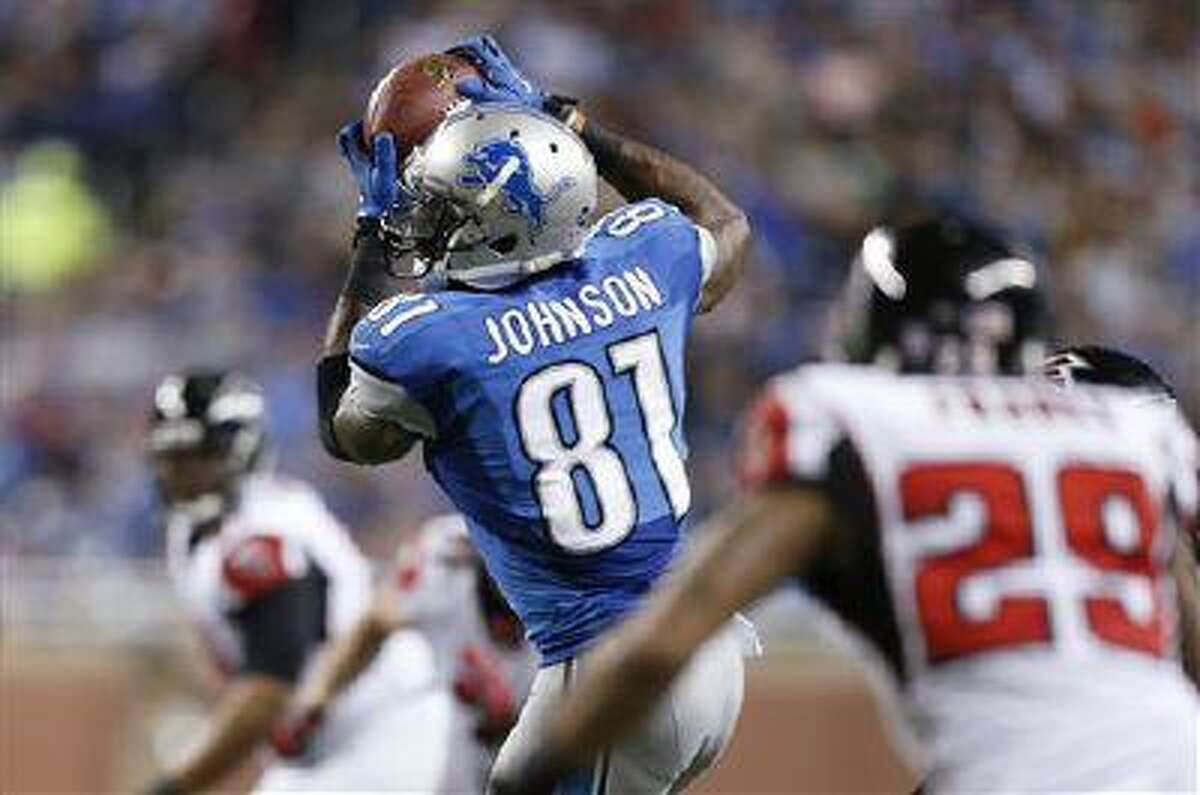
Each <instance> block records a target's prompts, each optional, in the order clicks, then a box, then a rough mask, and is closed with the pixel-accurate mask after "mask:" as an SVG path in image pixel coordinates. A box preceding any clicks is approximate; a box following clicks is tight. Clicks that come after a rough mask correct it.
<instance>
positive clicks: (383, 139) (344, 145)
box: [337, 121, 408, 219]
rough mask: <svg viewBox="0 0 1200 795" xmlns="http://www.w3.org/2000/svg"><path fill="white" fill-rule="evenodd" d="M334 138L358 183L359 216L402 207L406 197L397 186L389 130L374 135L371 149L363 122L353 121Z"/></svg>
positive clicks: (378, 215)
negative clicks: (365, 140)
mask: <svg viewBox="0 0 1200 795" xmlns="http://www.w3.org/2000/svg"><path fill="white" fill-rule="evenodd" d="M337 142H338V149H340V150H341V152H342V157H343V158H344V159H345V161H346V164H347V165H349V166H350V172H351V173H352V174H353V175H354V181H355V183H356V184H357V185H358V217H359V218H374V219H382V218H383V217H384V216H385V215H387V214H388V213H389V212H391V211H393V210H396V209H403V207H404V206H405V205H406V204H407V200H408V197H407V194H405V193H404V191H402V190H401V189H400V180H399V173H398V171H397V166H396V141H395V139H394V138H393V137H392V134H391V133H380V134H379V135H376V136H375V140H374V146H373V150H372V151H370V152H368V151H367V149H366V145H365V143H364V142H363V125H362V122H361V121H356V122H354V123H353V124H347V125H346V126H345V127H343V128H342V129H341V131H340V132H339V133H338V137H337Z"/></svg>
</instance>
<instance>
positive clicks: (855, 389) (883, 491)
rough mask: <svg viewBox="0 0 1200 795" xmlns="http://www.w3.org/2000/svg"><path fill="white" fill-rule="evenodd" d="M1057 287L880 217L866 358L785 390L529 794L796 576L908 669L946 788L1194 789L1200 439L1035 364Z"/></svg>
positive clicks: (619, 727) (772, 399) (987, 252)
mask: <svg viewBox="0 0 1200 795" xmlns="http://www.w3.org/2000/svg"><path fill="white" fill-rule="evenodd" d="M1037 281H1038V274H1037V271H1036V269H1035V268H1034V266H1033V265H1032V264H1031V263H1030V262H1028V261H1026V260H1024V259H1021V258H1019V257H1017V256H1015V255H1014V254H1013V252H1012V251H1011V250H1009V249H1008V247H1007V246H1005V245H1004V244H1003V243H1002V242H1000V241H999V240H998V239H996V238H995V237H993V236H992V235H991V234H989V233H987V232H986V231H984V230H982V229H980V228H977V227H975V226H974V225H972V224H968V223H966V222H964V221H962V220H960V219H955V218H936V219H931V220H928V221H926V222H923V223H918V224H914V225H910V226H907V227H903V228H901V229H898V230H894V229H888V228H880V229H877V230H875V231H874V232H872V233H871V234H870V235H869V236H868V237H867V238H866V241H865V242H864V246H863V249H862V253H861V257H860V258H859V261H858V263H857V266H856V268H855V271H854V274H853V276H852V279H851V283H850V285H849V287H848V291H847V294H846V301H845V302H844V303H843V305H842V306H841V307H840V311H841V314H840V319H841V320H842V321H843V325H842V328H841V329H840V330H839V333H838V334H837V335H836V339H837V340H838V342H839V344H838V345H837V346H836V350H837V351H838V352H839V353H840V354H842V355H843V356H844V357H845V358H847V359H849V360H850V361H852V362H855V364H825V365H812V366H806V367H801V368H799V369H797V370H795V371H793V372H790V373H787V374H785V375H783V376H780V377H778V378H776V379H774V380H773V381H772V382H771V383H770V384H769V386H768V387H767V389H766V390H765V393H764V395H763V397H762V399H761V400H760V401H759V403H758V405H757V407H756V408H755V409H754V411H753V413H752V417H751V421H750V427H749V432H748V434H747V436H746V448H745V453H744V470H745V479H746V483H747V487H748V488H747V491H748V493H747V494H746V496H745V497H744V498H743V499H742V500H740V501H739V502H738V503H737V504H735V505H734V506H731V507H730V508H729V509H728V510H727V511H725V512H724V513H722V514H721V515H720V516H719V517H717V518H716V519H715V520H714V521H713V522H712V523H711V525H710V527H709V531H710V532H709V537H708V538H707V539H706V540H705V541H702V542H701V545H700V549H698V550H697V551H696V552H697V554H695V555H693V556H692V557H691V558H690V559H689V562H688V563H687V564H685V566H684V567H683V569H682V570H681V571H679V572H677V574H676V575H675V576H674V577H672V578H671V579H670V580H669V581H668V582H666V583H665V584H664V585H663V586H662V588H661V589H660V590H659V591H658V592H657V593H656V595H655V597H654V598H653V599H652V600H650V601H649V602H648V603H647V606H646V608H645V609H644V610H643V611H642V612H641V613H640V614H638V615H637V616H635V617H634V618H632V619H630V620H629V621H628V622H627V623H626V624H625V625H624V626H623V627H622V628H621V629H620V630H618V633H617V634H616V635H615V636H614V637H613V638H612V639H611V642H609V643H608V644H607V645H605V646H604V647H602V648H601V649H600V650H599V651H598V652H597V653H596V655H595V657H594V658H593V659H592V660H591V664H590V666H589V668H588V669H587V670H586V671H585V672H584V674H583V676H582V677H581V678H580V681H579V685H578V687H577V688H575V689H574V690H573V691H572V692H570V693H569V694H568V695H567V699H566V702H565V703H564V705H563V707H562V709H561V711H560V712H559V714H558V719H557V721H556V723H555V724H554V726H553V729H552V731H551V732H550V735H549V738H548V741H547V743H546V744H545V745H544V746H543V747H542V748H541V749H539V751H538V752H537V753H535V754H532V755H530V757H529V758H527V759H526V760H524V762H523V765H522V771H523V777H522V778H523V780H524V782H526V784H527V785H526V786H523V787H522V788H521V791H522V792H524V793H530V792H538V791H542V789H543V788H544V787H545V786H546V784H547V783H548V782H552V781H554V780H556V779H557V778H558V777H559V776H561V775H562V771H564V770H566V769H569V768H570V766H571V765H572V764H574V763H577V762H578V761H580V760H586V759H587V758H588V756H587V752H588V751H590V750H592V749H594V748H596V747H602V746H604V745H606V744H607V743H609V742H611V741H612V740H613V739H614V738H616V737H618V736H620V735H621V734H622V733H623V732H624V731H626V730H628V727H629V726H630V725H632V724H634V723H636V721H637V720H638V719H639V718H640V716H642V715H644V714H645V712H646V710H647V709H648V708H649V706H650V705H651V704H653V703H654V700H655V698H656V697H657V696H658V694H659V693H661V692H662V691H663V690H664V689H665V688H666V687H667V686H668V685H669V683H670V681H671V680H672V678H673V676H674V675H675V674H676V672H678V671H679V670H680V669H681V667H682V666H683V665H684V663H685V662H686V660H687V659H688V657H689V655H690V654H691V653H692V651H693V650H694V649H695V648H697V647H698V646H699V645H700V644H701V643H702V642H703V641H704V639H705V638H706V637H708V636H709V635H710V634H711V633H713V632H714V631H716V630H717V629H718V628H719V627H720V626H721V625H722V623H723V622H724V621H725V620H726V619H727V617H728V616H729V615H730V614H731V613H732V612H733V611H735V610H737V609H739V608H742V607H744V606H745V605H746V604H748V603H750V602H752V601H753V600H755V599H756V598H758V597H760V596H762V595H764V594H766V593H768V592H769V591H771V590H772V589H774V588H775V587H777V586H778V585H779V584H780V583H782V582H784V581H785V580H787V579H789V578H791V577H795V576H801V577H802V578H803V579H804V581H805V582H806V584H807V585H808V586H809V587H810V588H811V590H812V591H813V592H814V593H816V594H817V595H819V596H820V597H821V598H822V599H824V600H826V601H827V602H828V604H830V606H831V607H833V608H834V609H835V610H836V611H837V612H838V613H839V614H841V615H842V616H843V617H844V618H846V619H847V620H848V621H850V623H852V624H854V625H856V626H857V627H858V628H859V629H860V630H861V631H862V632H863V633H864V634H865V635H866V637H867V638H869V639H870V640H871V641H872V643H873V644H874V645H875V646H876V648H877V649H878V650H879V652H880V653H881V654H882V655H883V657H884V658H885V659H886V660H888V662H889V664H890V666H891V669H892V672H893V674H894V676H895V678H896V680H897V683H898V684H899V685H900V686H901V687H902V690H903V693H904V696H905V701H906V704H907V707H908V709H909V711H910V713H911V716H912V719H913V721H914V723H915V728H916V731H917V733H918V735H919V736H920V737H921V739H922V741H923V744H924V746H925V750H926V753H927V754H928V758H929V764H928V772H929V776H928V779H927V781H926V785H925V786H926V787H927V788H928V789H930V790H932V791H941V792H981V791H1015V792H1029V791H1056V792H1066V791H1072V792H1080V791H1095V790H1102V789H1117V790H1138V791H1144V790H1167V791H1193V790H1194V788H1195V786H1196V769H1195V758H1194V756H1193V753H1194V751H1193V749H1194V747H1195V734H1196V710H1197V693H1196V690H1195V688H1194V687H1193V685H1192V683H1191V682H1189V681H1188V680H1187V678H1186V677H1185V675H1184V673H1183V669H1182V667H1181V665H1180V659H1179V654H1180V652H1179V649H1180V636H1181V635H1187V636H1188V637H1189V638H1191V640H1192V641H1194V640H1195V639H1196V636H1197V635H1196V633H1197V629H1196V627H1195V626H1191V625H1188V624H1186V623H1185V621H1183V620H1181V619H1186V616H1189V615H1194V612H1191V608H1192V607H1194V605H1192V606H1187V607H1188V610H1179V609H1177V604H1176V599H1177V598H1184V599H1187V598H1190V597H1188V596H1187V594H1188V593H1192V594H1194V590H1192V589H1191V588H1190V585H1192V584H1194V583H1189V582H1188V578H1189V577H1191V576H1192V569H1191V567H1190V566H1185V565H1181V564H1180V560H1181V556H1182V555H1183V554H1184V550H1183V548H1182V546H1181V545H1179V544H1177V538H1178V536H1179V534H1180V533H1181V532H1182V530H1183V528H1185V527H1187V526H1190V525H1191V524H1192V523H1193V522H1195V521H1196V516H1197V482H1196V471H1197V469H1196V439H1195V435H1194V433H1193V432H1192V430H1191V429H1190V428H1189V427H1188V426H1187V424H1186V423H1185V421H1184V420H1183V419H1182V417H1181V416H1180V415H1179V414H1178V413H1177V412H1175V411H1163V410H1161V407H1158V406H1150V405H1148V403H1147V401H1145V400H1144V399H1143V398H1142V396H1140V395H1137V394H1132V393H1130V392H1129V391H1128V390H1124V389H1116V388H1111V387H1108V388H1106V387H1094V386H1077V388H1075V389H1073V390H1071V391H1069V392H1064V391H1061V390H1059V389H1057V388H1055V387H1054V386H1053V385H1051V384H1049V383H1047V382H1046V381H1045V380H1044V379H1042V378H1040V377H1026V376H1024V374H1026V373H1029V374H1030V376H1034V375H1036V374H1037V373H1039V371H1040V367H1041V364H1042V352H1041V344H1040V340H1039V336H1040V331H1039V326H1040V320H1039V315H1040V307H1039V305H1040V296H1039V291H1038V284H1037ZM1009 376H1016V377H1009ZM1176 581H1178V582H1176ZM1177 585H1178V586H1182V587H1177ZM1191 648H1195V647H1194V645H1193V646H1191ZM819 719H820V716H815V715H814V716H807V715H797V716H796V720H819Z"/></svg>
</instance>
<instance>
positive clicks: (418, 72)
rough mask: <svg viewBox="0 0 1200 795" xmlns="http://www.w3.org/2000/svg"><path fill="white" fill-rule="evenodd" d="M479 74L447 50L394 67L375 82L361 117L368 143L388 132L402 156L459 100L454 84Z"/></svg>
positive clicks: (423, 137)
mask: <svg viewBox="0 0 1200 795" xmlns="http://www.w3.org/2000/svg"><path fill="white" fill-rule="evenodd" d="M478 76H479V70H478V69H476V68H475V66H474V65H473V64H472V63H471V62H470V61H467V60H466V59H463V58H459V57H458V56H457V55H449V54H447V53H435V54H433V55H424V56H422V57H420V58H414V59H413V60H411V61H406V62H404V63H402V64H400V65H399V66H397V67H395V68H393V69H392V71H390V72H388V73H387V75H385V76H384V78H383V79H382V80H380V81H379V82H378V83H377V84H376V85H375V90H374V91H372V92H371V99H370V100H369V101H368V102H367V114H366V116H365V117H364V118H363V131H364V133H365V134H366V137H367V142H368V143H369V142H370V141H371V140H372V139H374V137H375V136H376V135H378V134H379V133H381V132H390V133H391V134H392V135H394V136H396V150H397V154H398V155H399V156H400V157H402V158H403V157H404V156H405V155H406V154H408V152H409V150H411V149H412V148H413V147H414V146H416V145H417V144H419V143H421V142H422V141H424V140H425V138H426V137H427V136H428V135H429V134H430V133H431V132H433V130H434V128H435V127H437V126H438V124H440V123H441V121H442V119H444V118H445V117H446V114H447V113H448V112H449V111H450V109H451V108H452V107H454V106H455V105H457V104H458V103H459V102H460V101H461V100H462V97H461V96H459V94H458V91H456V90H455V88H454V84H455V83H457V82H458V81H460V80H462V79H464V78H467V77H478Z"/></svg>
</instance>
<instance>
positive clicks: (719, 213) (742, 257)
mask: <svg viewBox="0 0 1200 795" xmlns="http://www.w3.org/2000/svg"><path fill="white" fill-rule="evenodd" d="M582 135H583V140H584V142H585V143H586V144H587V146H588V149H590V150H591V152H592V156H593V157H594V158H595V159H596V169H597V170H598V171H599V172H600V176H602V177H604V179H606V180H607V181H608V182H609V184H611V185H612V186H613V187H614V188H615V189H616V190H617V191H618V192H619V193H620V194H621V195H622V196H624V197H625V198H626V199H627V200H629V201H639V200H641V199H645V198H649V197H652V196H655V197H658V198H661V199H663V200H664V201H667V202H670V203H671V204H674V205H675V206H677V207H678V208H679V209H680V210H682V211H683V213H684V214H685V215H687V216H688V217H689V218H691V219H692V220H693V221H694V222H695V223H696V224H698V225H700V226H701V227H703V228H704V229H707V230H708V231H709V232H710V233H711V234H712V236H713V240H714V242H715V243H716V257H715V259H714V261H713V265H712V271H711V273H710V275H709V277H708V280H707V281H706V282H705V284H704V289H703V291H702V293H701V296H700V311H702V312H707V311H708V310H710V309H712V308H713V307H714V306H716V305H717V304H718V303H719V302H720V301H721V299H722V298H724V297H725V295H726V294H727V293H728V292H729V291H730V290H731V289H733V286H734V284H736V283H737V280H738V277H739V276H740V275H741V273H742V270H743V269H744V268H745V264H746V259H747V255H748V254H749V251H750V222H749V220H748V219H747V217H746V213H745V211H743V210H742V209H741V208H740V207H738V206H737V205H736V204H735V203H734V202H733V200H732V199H730V198H729V197H728V196H726V195H725V194H724V193H723V192H722V191H721V189H720V188H718V187H717V186H716V185H715V184H713V182H712V181H711V180H710V179H708V177H706V176H704V175H703V174H701V173H700V172H699V171H697V170H696V169H694V168H692V167H691V166H689V165H688V164H687V163H684V162H683V161H682V160H679V159H677V158H675V157H672V156H671V155H669V154H667V153H666V152H663V151H662V150H660V149H656V148H654V147H653V146H650V145H648V144H644V143H641V142H640V141H635V140H633V139H632V138H629V137H627V136H624V135H621V134H620V133H617V132H614V131H612V130H610V129H608V128H607V127H604V126H601V125H600V124H597V123H596V122H595V121H592V120H590V119H589V120H587V121H586V122H584V124H583V133H582Z"/></svg>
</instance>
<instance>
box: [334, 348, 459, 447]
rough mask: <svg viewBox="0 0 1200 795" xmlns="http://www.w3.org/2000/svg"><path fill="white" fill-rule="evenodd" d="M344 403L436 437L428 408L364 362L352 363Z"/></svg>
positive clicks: (365, 413) (428, 437) (414, 430)
mask: <svg viewBox="0 0 1200 795" xmlns="http://www.w3.org/2000/svg"><path fill="white" fill-rule="evenodd" d="M342 405H344V406H349V407H351V408H352V409H353V410H354V411H355V412H357V413H359V414H362V415H365V416H367V417H372V418H374V419H380V420H386V421H388V422H392V423H394V424H396V425H399V426H400V427H401V428H403V429H404V430H406V431H408V432H409V433H413V434H416V435H417V436H421V437H423V438H425V439H435V438H437V424H436V423H435V422H434V419H433V415H432V414H430V412H429V409H427V408H425V406H424V405H423V404H422V403H421V402H420V401H418V400H416V399H415V398H414V397H412V396H411V395H410V394H408V392H407V390H405V389H404V387H402V386H400V385H399V384H396V383H393V382H391V381H387V380H385V379H382V378H379V377H377V376H374V375H372V374H371V373H369V372H367V371H366V370H364V369H363V367H362V366H361V365H358V364H355V363H354V362H351V363H350V386H349V387H347V389H346V392H345V394H344V395H342Z"/></svg>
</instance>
